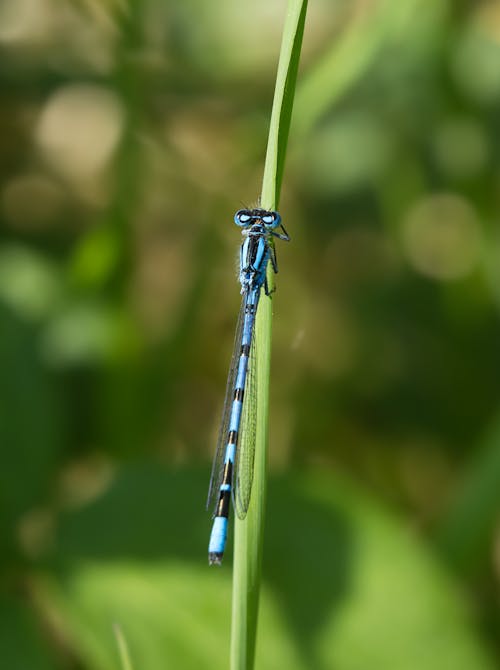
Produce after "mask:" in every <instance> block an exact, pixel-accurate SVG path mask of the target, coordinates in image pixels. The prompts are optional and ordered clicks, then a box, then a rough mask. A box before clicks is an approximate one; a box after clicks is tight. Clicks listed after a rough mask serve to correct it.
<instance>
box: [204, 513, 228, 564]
mask: <svg viewBox="0 0 500 670" xmlns="http://www.w3.org/2000/svg"><path fill="white" fill-rule="evenodd" d="M227 523H228V521H227V517H223V516H216V517H215V519H214V523H213V526H212V532H211V533H210V542H209V544H208V562H209V563H210V565H220V564H221V563H222V557H223V556H224V549H225V547H226V539H227Z"/></svg>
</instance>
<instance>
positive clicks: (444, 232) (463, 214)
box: [403, 193, 481, 281]
mask: <svg viewBox="0 0 500 670" xmlns="http://www.w3.org/2000/svg"><path fill="white" fill-rule="evenodd" d="M480 242H481V231H480V227H479V223H478V220H477V216H476V213H475V211H474V209H473V208H472V206H471V205H470V204H469V202H468V201H467V200H465V198H463V197H461V196H459V195H456V194H451V193H450V194H448V193H444V194H439V195H432V196H428V197H424V198H422V199H421V200H419V201H418V202H417V203H416V204H415V205H414V206H413V207H412V208H411V209H410V211H409V212H408V214H407V216H406V219H405V221H404V226H403V244H404V248H405V251H406V255H407V258H408V260H409V261H410V263H411V265H412V266H413V267H414V268H415V269H416V270H417V271H418V272H420V273H421V274H423V275H426V276H428V277H432V278H433V279H439V280H443V281H445V280H452V279H459V278H461V277H464V276H466V275H467V274H469V273H470V272H471V271H472V270H473V269H474V267H475V265H476V263H477V262H478V260H479V253H480V246H481V245H480Z"/></svg>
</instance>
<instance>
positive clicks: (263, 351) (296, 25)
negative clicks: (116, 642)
mask: <svg viewBox="0 0 500 670" xmlns="http://www.w3.org/2000/svg"><path fill="white" fill-rule="evenodd" d="M306 11H307V0H290V2H289V3H288V8H287V14H286V19H285V25H284V29H283V38H282V43H281V52H280V59H279V64H278V72H277V77H276V87H275V92H274V101H273V109H272V114H271V123H270V128H269V137H268V143H267V152H266V161H265V166H264V178H263V183H262V194H261V199H260V204H261V206H262V207H264V208H265V209H269V210H272V209H277V207H278V203H279V195H280V190H281V181H282V177H283V170H284V164H285V156H286V147H287V141H288V134H289V130H290V121H291V116H292V108H293V99H294V94H295V83H296V80H297V70H298V65H299V58H300V50H301V46H302V36H303V33H304V23H305V17H306ZM273 282H274V279H273V272H272V270H269V271H268V283H269V286H270V288H271V289H272V287H273ZM271 315H272V303H271V300H270V298H268V297H267V296H265V295H262V297H261V299H260V305H259V309H258V312H257V319H256V330H255V338H256V340H255V350H256V352H257V360H256V376H257V428H256V445H255V463H254V479H253V487H252V498H251V501H250V506H249V508H248V513H247V516H246V518H245V519H244V520H243V521H241V520H239V519H236V520H235V547H234V571H233V618H232V628H231V668H232V670H249V669H251V668H252V667H253V664H254V658H255V643H256V636H257V618H258V608H259V590H260V575H261V563H262V539H263V529H264V510H265V495H266V464H267V443H268V422H269V421H268V419H269V372H270V362H271Z"/></svg>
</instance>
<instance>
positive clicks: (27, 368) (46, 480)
mask: <svg viewBox="0 0 500 670" xmlns="http://www.w3.org/2000/svg"><path fill="white" fill-rule="evenodd" d="M0 369H1V375H0V445H1V450H2V467H1V468H0V529H1V532H0V544H1V546H2V551H1V552H0V560H5V558H6V556H7V552H6V548H5V546H4V545H5V543H9V544H10V543H14V537H13V533H14V529H15V525H16V523H17V521H18V520H19V517H20V515H21V514H23V513H24V512H26V511H27V510H28V509H29V508H30V507H31V506H33V505H35V504H36V503H39V502H41V499H43V494H44V493H46V492H47V490H48V487H49V484H50V482H51V479H52V476H53V469H54V466H55V464H56V462H57V457H58V455H59V453H60V450H61V447H62V438H63V426H64V420H63V414H62V408H63V405H62V402H61V396H60V395H59V388H58V382H57V379H56V378H55V377H54V376H53V375H52V374H51V373H49V371H48V370H47V369H46V368H45V367H44V365H43V362H42V360H41V355H40V351H39V347H38V338H37V331H36V329H35V328H34V327H32V326H30V325H27V324H26V323H24V322H23V321H21V320H19V319H18V318H17V317H16V316H15V315H14V314H13V313H12V312H11V311H9V310H8V309H6V308H5V307H4V306H3V305H2V304H1V303H0Z"/></svg>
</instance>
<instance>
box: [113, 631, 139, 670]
mask: <svg viewBox="0 0 500 670" xmlns="http://www.w3.org/2000/svg"><path fill="white" fill-rule="evenodd" d="M113 633H114V634H115V639H116V644H117V645H118V654H119V656H120V663H121V670H134V669H133V666H132V660H131V658H130V652H129V650H128V645H127V640H126V639H125V635H124V634H123V631H122V628H121V626H120V624H118V623H115V624H113Z"/></svg>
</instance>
